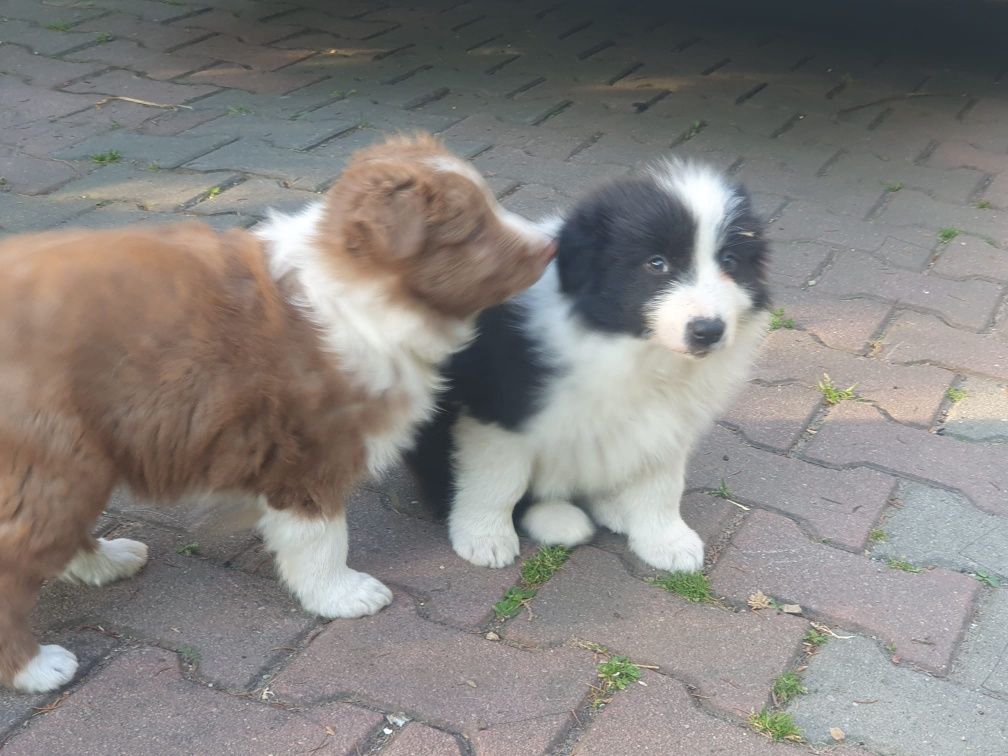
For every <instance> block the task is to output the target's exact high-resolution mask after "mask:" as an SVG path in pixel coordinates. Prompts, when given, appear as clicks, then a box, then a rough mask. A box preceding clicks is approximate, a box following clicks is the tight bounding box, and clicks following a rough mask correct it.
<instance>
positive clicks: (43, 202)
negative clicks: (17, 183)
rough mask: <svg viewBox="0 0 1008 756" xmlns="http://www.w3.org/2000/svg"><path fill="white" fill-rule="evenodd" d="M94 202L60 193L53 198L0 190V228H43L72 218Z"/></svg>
mask: <svg viewBox="0 0 1008 756" xmlns="http://www.w3.org/2000/svg"><path fill="white" fill-rule="evenodd" d="M94 205H95V203H94V202H92V201H89V200H86V199H81V198H73V197H64V198H63V199H61V200H59V201H56V200H54V199H52V198H50V197H25V196H22V195H20V194H14V193H12V192H0V230H2V231H3V232H4V233H8V234H12V233H21V232H24V231H44V230H46V229H49V228H55V227H56V226H58V225H60V224H61V223H65V222H67V221H69V220H71V219H73V218H76V217H77V216H79V215H81V213H84V212H86V211H87V210H90V209H91V208H93V207H94Z"/></svg>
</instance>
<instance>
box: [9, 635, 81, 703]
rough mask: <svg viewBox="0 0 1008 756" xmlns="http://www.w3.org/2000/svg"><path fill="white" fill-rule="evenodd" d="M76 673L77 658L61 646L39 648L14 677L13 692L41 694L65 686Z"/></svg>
mask: <svg viewBox="0 0 1008 756" xmlns="http://www.w3.org/2000/svg"><path fill="white" fill-rule="evenodd" d="M76 673H77V657H76V656H74V655H73V653H71V652H70V651H67V650H66V649H65V648H63V646H56V645H50V646H39V650H38V653H37V654H35V656H34V657H32V659H31V661H29V662H28V663H27V664H26V665H25V666H24V669H22V670H21V671H20V672H18V673H17V675H16V676H15V677H14V680H13V683H12V684H13V686H14V690H19V691H21V692H22V693H43V692H45V691H48V690H56V688H59V687H60V686H62V685H66V684H67V683H68V682H70V681H71V680H72V679H73V676H74V675H75V674H76Z"/></svg>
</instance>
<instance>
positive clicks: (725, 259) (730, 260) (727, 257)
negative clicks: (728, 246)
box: [721, 252, 738, 273]
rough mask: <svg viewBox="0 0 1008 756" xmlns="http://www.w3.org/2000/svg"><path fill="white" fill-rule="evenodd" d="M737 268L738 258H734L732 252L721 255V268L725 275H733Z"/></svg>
mask: <svg viewBox="0 0 1008 756" xmlns="http://www.w3.org/2000/svg"><path fill="white" fill-rule="evenodd" d="M737 267H738V258H737V257H736V256H735V253H734V252H722V253H721V268H722V269H723V270H724V272H725V273H733V272H734V271H735V268H737Z"/></svg>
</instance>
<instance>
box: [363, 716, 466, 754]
mask: <svg viewBox="0 0 1008 756" xmlns="http://www.w3.org/2000/svg"><path fill="white" fill-rule="evenodd" d="M381 752H382V753H383V754H391V756H452V755H453V754H460V755H461V754H462V753H463V751H462V750H461V749H460V748H459V744H458V741H457V740H455V738H454V737H453V736H452V735H449V734H448V733H447V732H444V731H442V730H435V729H434V728H433V727H428V726H427V725H423V724H420V723H418V722H411V723H410V724H408V725H406V726H405V727H404V728H403V730H402V732H400V733H399V734H398V735H396V737H395V739H394V740H393V741H392V742H391V743H390V744H389V745H387V746H385V747H384V748H382V750H381Z"/></svg>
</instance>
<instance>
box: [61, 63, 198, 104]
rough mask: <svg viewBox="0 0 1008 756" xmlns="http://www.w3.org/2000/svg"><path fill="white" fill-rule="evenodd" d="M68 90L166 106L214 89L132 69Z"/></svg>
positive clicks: (67, 88)
mask: <svg viewBox="0 0 1008 756" xmlns="http://www.w3.org/2000/svg"><path fill="white" fill-rule="evenodd" d="M66 91H67V92H81V93H97V94H100V95H118V96H123V97H135V98H138V99H142V100H150V101H153V102H157V103H160V104H163V105H182V104H184V103H186V102H188V101H189V100H192V99H194V98H196V97H200V96H202V95H208V94H212V93H213V92H214V88H213V87H202V86H195V85H186V84H172V83H170V82H166V81H154V80H152V79H145V78H143V77H142V76H138V75H136V74H134V73H130V72H129V71H109V72H107V73H103V74H99V75H98V76H91V77H88V78H86V79H83V80H81V81H79V82H77V83H76V84H71V85H70V86H68V87H66Z"/></svg>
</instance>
